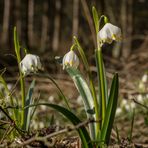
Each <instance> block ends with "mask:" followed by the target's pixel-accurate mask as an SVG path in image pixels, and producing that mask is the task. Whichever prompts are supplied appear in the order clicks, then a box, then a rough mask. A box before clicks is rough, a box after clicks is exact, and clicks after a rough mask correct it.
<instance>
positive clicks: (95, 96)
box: [74, 37, 100, 137]
mask: <svg viewBox="0 0 148 148" xmlns="http://www.w3.org/2000/svg"><path fill="white" fill-rule="evenodd" d="M74 40H75V44H76V45H77V48H78V51H79V53H80V55H81V58H82V61H83V63H84V66H85V69H86V71H87V73H88V77H89V86H90V90H91V93H92V96H93V100H94V101H93V103H94V107H95V113H96V115H95V119H96V120H97V121H99V120H100V116H99V102H98V100H97V95H96V90H95V85H94V82H93V78H92V73H91V70H90V67H89V64H88V61H87V58H86V55H85V53H84V50H83V48H82V46H81V45H80V43H79V41H78V39H77V38H76V37H74ZM95 124H96V137H97V133H98V132H99V131H100V123H99V122H97V123H95Z"/></svg>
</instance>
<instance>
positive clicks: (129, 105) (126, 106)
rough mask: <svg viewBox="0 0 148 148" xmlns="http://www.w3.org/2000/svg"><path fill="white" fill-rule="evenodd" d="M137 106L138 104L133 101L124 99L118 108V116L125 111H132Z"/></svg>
mask: <svg viewBox="0 0 148 148" xmlns="http://www.w3.org/2000/svg"><path fill="white" fill-rule="evenodd" d="M135 108H136V104H135V103H134V102H133V101H130V100H127V99H122V101H121V102H120V105H119V107H118V108H117V109H116V116H120V115H121V114H122V113H123V111H126V112H132V111H133V109H135Z"/></svg>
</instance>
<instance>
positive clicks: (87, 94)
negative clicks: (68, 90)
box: [66, 67, 96, 139]
mask: <svg viewBox="0 0 148 148" xmlns="http://www.w3.org/2000/svg"><path fill="white" fill-rule="evenodd" d="M66 70H67V72H68V73H69V75H70V76H71V78H72V79H73V81H74V83H75V85H76V88H77V90H78V91H79V93H80V95H81V97H82V99H83V103H84V107H85V111H86V114H87V117H88V118H93V117H95V110H94V103H93V97H92V94H91V91H90V89H89V87H88V85H87V83H86V81H85V80H84V78H83V76H82V75H81V73H80V71H79V70H78V69H75V68H71V67H69V68H67V69H66ZM89 130H90V134H91V137H92V139H95V135H96V134H95V123H91V124H90V127H89Z"/></svg>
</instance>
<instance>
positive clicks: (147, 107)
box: [132, 99, 148, 109]
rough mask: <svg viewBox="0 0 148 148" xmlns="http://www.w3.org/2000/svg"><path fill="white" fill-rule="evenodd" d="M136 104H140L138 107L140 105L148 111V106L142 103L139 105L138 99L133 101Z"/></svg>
mask: <svg viewBox="0 0 148 148" xmlns="http://www.w3.org/2000/svg"><path fill="white" fill-rule="evenodd" d="M132 100H133V101H134V102H135V103H136V104H138V105H140V106H142V107H144V108H146V109H148V106H146V105H144V104H141V103H139V102H138V101H137V100H136V99H132Z"/></svg>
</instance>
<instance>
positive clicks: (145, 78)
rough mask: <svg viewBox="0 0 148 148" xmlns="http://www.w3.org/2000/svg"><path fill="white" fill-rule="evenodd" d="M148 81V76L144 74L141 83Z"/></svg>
mask: <svg viewBox="0 0 148 148" xmlns="http://www.w3.org/2000/svg"><path fill="white" fill-rule="evenodd" d="M147 80H148V75H147V74H144V75H143V76H142V79H141V81H142V82H143V83H146V82H147Z"/></svg>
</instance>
